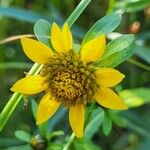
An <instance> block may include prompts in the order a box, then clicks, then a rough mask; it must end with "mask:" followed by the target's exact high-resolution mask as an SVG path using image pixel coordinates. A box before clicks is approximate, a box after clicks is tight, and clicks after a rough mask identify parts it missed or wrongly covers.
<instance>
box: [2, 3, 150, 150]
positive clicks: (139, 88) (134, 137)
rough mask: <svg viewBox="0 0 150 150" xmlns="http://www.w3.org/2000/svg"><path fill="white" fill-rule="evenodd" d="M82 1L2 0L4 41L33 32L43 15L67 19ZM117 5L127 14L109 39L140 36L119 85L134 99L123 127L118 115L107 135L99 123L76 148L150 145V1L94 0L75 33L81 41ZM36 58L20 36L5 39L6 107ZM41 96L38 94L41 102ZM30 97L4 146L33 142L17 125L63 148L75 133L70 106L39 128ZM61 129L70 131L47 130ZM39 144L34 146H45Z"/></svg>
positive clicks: (141, 148)
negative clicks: (47, 136) (30, 55)
mask: <svg viewBox="0 0 150 150" xmlns="http://www.w3.org/2000/svg"><path fill="white" fill-rule="evenodd" d="M79 2H80V0H0V41H1V40H3V39H5V38H8V37H11V36H15V35H20V34H33V26H34V23H35V22H36V21H37V20H38V19H41V18H42V19H46V20H48V21H49V22H50V23H52V22H54V21H55V22H57V23H58V24H59V25H62V24H63V22H64V21H65V20H66V19H67V17H69V15H70V14H71V12H72V11H73V10H74V9H75V8H76V6H77V5H78V3H79ZM113 11H120V12H122V13H123V19H122V22H121V24H120V26H119V27H118V28H117V30H116V31H115V33H113V34H111V35H108V39H111V38H113V37H114V36H115V35H116V34H117V33H121V34H126V33H132V34H135V36H136V44H135V47H134V48H135V52H134V55H133V56H132V57H131V58H130V59H129V60H128V61H125V62H124V63H122V64H121V65H119V66H118V69H119V70H120V71H121V72H122V73H124V74H125V75H126V78H125V79H124V80H123V82H122V83H121V84H120V85H118V86H117V87H116V89H117V90H118V91H120V95H121V96H122V97H123V98H124V99H125V100H126V102H127V103H129V106H130V109H129V110H127V111H124V112H121V113H119V117H121V119H120V118H118V125H119V126H121V127H119V126H117V125H116V124H117V121H116V124H114V123H113V124H112V130H111V129H110V130H111V132H110V133H109V135H105V134H104V133H105V132H104V133H103V132H102V130H104V129H102V127H101V124H99V125H98V129H97V130H96V132H95V133H93V135H92V136H91V138H90V139H88V140H87V141H86V140H85V141H82V140H80V141H78V140H76V141H75V142H74V143H73V144H72V147H70V150H74V149H75V150H76V149H77V150H80V149H81V150H82V149H83V150H84V149H85V150H86V149H87V150H95V149H96V150H100V149H102V150H149V149H150V117H149V116H150V104H149V103H150V1H149V0H93V1H92V2H91V3H90V5H89V6H88V7H87V8H86V10H85V11H84V12H83V13H82V15H81V16H80V17H79V19H78V20H77V21H76V23H75V25H73V27H72V30H73V35H74V37H75V41H78V42H80V41H81V39H82V37H83V36H84V34H85V33H86V32H87V31H88V30H89V29H90V27H91V26H92V25H93V24H94V23H95V22H96V21H97V20H98V19H100V18H101V17H103V16H104V15H106V14H109V13H111V12H113ZM32 64H33V62H31V61H30V60H29V59H28V58H27V57H26V56H25V55H24V53H23V51H22V47H21V44H20V41H19V40H16V41H12V42H7V43H2V44H0V111H1V110H2V109H3V107H4V106H5V105H6V103H7V100H8V99H9V98H10V96H11V94H12V92H11V91H10V87H11V85H12V84H13V83H15V81H17V80H18V79H20V78H22V77H24V72H27V71H28V70H29V69H30V68H31V66H32ZM39 97H40V96H36V97H34V98H35V100H36V101H37V102H38V99H39ZM30 99H31V100H30V102H29V104H28V105H27V106H26V107H25V106H24V101H23V100H22V102H21V103H20V104H19V106H18V107H17V109H16V110H15V112H14V113H13V115H12V116H11V118H10V119H9V121H8V122H7V124H6V126H5V127H4V130H3V131H2V132H1V133H0V150H1V149H10V150H12V149H14V150H17V148H18V150H19V149H20V150H22V149H24V150H28V149H30V148H31V147H24V146H27V145H29V143H30V142H31V141H28V140H24V139H23V140H21V138H20V136H23V137H26V136H28V135H22V133H20V132H16V131H17V130H23V131H25V133H26V132H28V133H29V134H30V135H31V136H32V137H35V135H39V134H40V135H41V137H40V139H41V138H42V140H41V141H40V142H39V143H40V144H41V145H46V147H48V146H47V145H48V144H49V141H50V145H51V146H49V150H59V149H62V147H61V146H62V145H63V144H64V143H65V142H66V141H67V138H68V136H69V135H70V134H71V130H70V127H69V123H68V115H67V111H66V110H63V109H61V110H60V111H59V112H58V113H57V114H56V117H55V118H54V117H53V118H52V120H50V121H49V123H48V129H47V128H45V127H44V125H43V126H42V127H38V128H37V127H36V125H35V119H34V116H33V115H32V109H31V108H32V107H33V108H35V105H36V104H35V101H33V99H32V97H31V98H30ZM116 118H117V117H116ZM116 120H117V119H116ZM107 123H108V124H109V123H110V121H109V120H108V122H107ZM110 124H111V123H110ZM109 128H111V125H109ZM57 130H63V131H64V132H65V134H63V133H62V132H61V131H59V132H58V135H57V133H56V136H55V137H52V138H50V139H49V140H47V139H46V140H45V139H44V138H43V136H42V134H43V133H44V132H49V133H53V131H57ZM108 132H109V131H108ZM17 133H18V134H19V135H18V134H17ZM23 134H24V133H23ZM17 137H18V138H17ZM44 141H45V142H44ZM33 145H34V144H33ZM33 145H32V146H33ZM35 145H36V144H35ZM35 145H34V146H33V147H34V149H40V148H41V149H45V148H44V147H42V146H41V147H40V146H35ZM14 146H19V147H14Z"/></svg>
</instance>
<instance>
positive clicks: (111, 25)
mask: <svg viewBox="0 0 150 150" xmlns="http://www.w3.org/2000/svg"><path fill="white" fill-rule="evenodd" d="M121 18H122V17H121V15H118V14H116V13H113V14H110V15H107V16H105V17H103V18H101V19H100V20H98V21H97V22H96V23H95V24H94V25H93V26H92V27H91V29H90V30H89V31H88V32H87V33H86V35H85V37H84V39H83V41H82V44H84V43H86V42H87V41H89V40H91V39H93V38H95V37H97V36H100V35H101V34H108V33H110V32H112V31H114V30H115V29H116V28H117V27H118V25H119V24H120V22H121Z"/></svg>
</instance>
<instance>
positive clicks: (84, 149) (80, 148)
mask: <svg viewBox="0 0 150 150" xmlns="http://www.w3.org/2000/svg"><path fill="white" fill-rule="evenodd" d="M73 146H74V149H75V150H101V148H99V147H98V146H96V145H95V144H93V143H92V142H91V141H90V140H88V139H75V140H74V142H73Z"/></svg>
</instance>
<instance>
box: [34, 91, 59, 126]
mask: <svg viewBox="0 0 150 150" xmlns="http://www.w3.org/2000/svg"><path fill="white" fill-rule="evenodd" d="M59 106H60V104H59V103H58V102H57V101H55V100H53V99H52V97H51V95H50V94H49V93H47V94H46V95H44V96H43V97H42V99H41V101H40V103H39V106H38V110H37V122H36V124H37V125H39V124H41V123H43V122H45V121H47V120H48V119H49V118H51V117H52V116H53V114H54V113H55V112H56V111H57V109H58V108H59Z"/></svg>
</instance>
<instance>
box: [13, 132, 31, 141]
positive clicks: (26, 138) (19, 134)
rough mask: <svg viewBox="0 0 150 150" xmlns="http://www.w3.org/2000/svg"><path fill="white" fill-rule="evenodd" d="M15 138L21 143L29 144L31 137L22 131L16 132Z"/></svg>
mask: <svg viewBox="0 0 150 150" xmlns="http://www.w3.org/2000/svg"><path fill="white" fill-rule="evenodd" d="M15 136H16V137H17V138H18V139H20V140H21V141H25V142H30V141H31V135H30V134H29V133H27V132H25V131H23V130H18V131H16V132H15Z"/></svg>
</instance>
